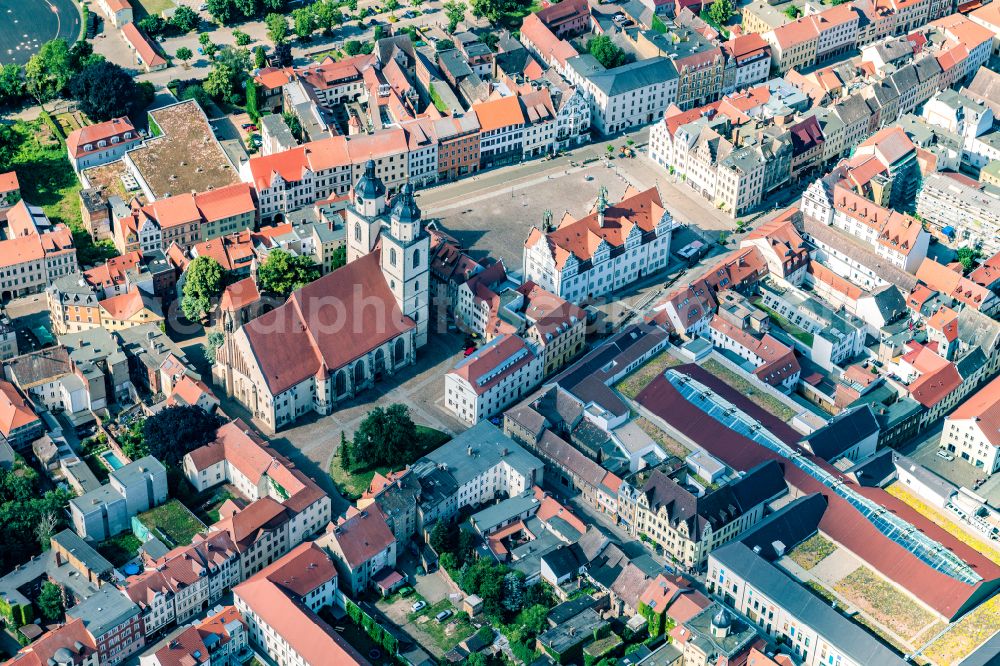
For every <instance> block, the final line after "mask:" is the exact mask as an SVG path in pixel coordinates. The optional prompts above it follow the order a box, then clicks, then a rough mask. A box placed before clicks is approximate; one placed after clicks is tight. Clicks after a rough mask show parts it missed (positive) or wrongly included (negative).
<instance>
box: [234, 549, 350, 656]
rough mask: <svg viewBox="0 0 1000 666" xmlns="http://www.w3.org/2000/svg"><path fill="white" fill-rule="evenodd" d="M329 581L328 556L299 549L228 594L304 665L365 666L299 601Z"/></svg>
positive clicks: (332, 570) (330, 566) (330, 565)
mask: <svg viewBox="0 0 1000 666" xmlns="http://www.w3.org/2000/svg"><path fill="white" fill-rule="evenodd" d="M310 566H311V567H312V568H310ZM335 578H336V569H335V568H334V567H333V563H332V562H331V561H330V558H329V556H327V555H326V554H325V553H323V551H322V550H321V549H320V548H319V547H318V546H316V545H315V544H313V543H304V544H301V545H300V546H298V547H297V548H295V549H294V550H293V551H291V552H290V553H288V554H287V555H285V556H284V557H282V558H281V559H280V560H278V561H277V562H275V563H274V564H272V565H270V566H269V567H267V568H266V569H264V570H262V571H260V572H259V573H257V574H256V575H254V576H253V577H252V578H250V579H249V580H247V581H246V582H244V583H241V584H239V585H237V586H236V587H235V588H233V594H234V595H235V596H237V597H239V598H241V599H242V600H243V601H244V602H245V603H246V604H247V606H248V607H249V608H250V610H251V611H252V612H253V613H254V614H255V615H257V617H258V618H259V619H260V621H261V622H263V623H264V624H265V625H267V626H269V627H270V628H271V629H273V630H274V632H275V633H276V634H277V635H278V636H280V637H281V638H282V639H283V640H284V641H285V642H287V643H288V644H289V645H290V646H291V647H292V649H293V650H295V652H296V653H297V654H298V655H299V656H300V657H301V658H302V660H303V661H304V662H305V663H307V664H338V666H339V665H340V664H344V665H345V666H347V665H349V664H361V665H363V666H369V662H368V661H367V660H366V659H365V658H364V657H362V656H361V654H359V653H358V651H357V650H355V649H354V648H353V647H351V645H350V644H349V643H348V642H347V641H345V640H344V639H343V638H342V637H341V636H340V635H339V634H338V633H337V632H336V631H334V629H333V627H331V626H330V625H328V624H327V623H326V622H324V621H323V620H322V619H320V617H319V616H318V615H316V614H315V613H314V612H313V611H311V610H310V609H309V608H308V607H307V606H306V605H305V604H304V602H303V600H302V596H303V594H304V593H308V591H309V588H310V587H313V588H315V587H316V586H317V585H319V584H322V583H325V582H327V581H329V580H334V579H335ZM303 591H305V592H303Z"/></svg>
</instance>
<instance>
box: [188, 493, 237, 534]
mask: <svg viewBox="0 0 1000 666" xmlns="http://www.w3.org/2000/svg"><path fill="white" fill-rule="evenodd" d="M206 495H207V496H205V497H204V499H202V500H201V501H200V502H198V505H197V506H196V511H195V515H196V516H198V519H199V520H201V521H202V522H203V523H205V524H206V525H212V524H215V523H217V522H219V508H220V507H221V506H222V505H223V504H225V503H226V502H227V501H228V500H231V499H237V497H236V495H235V494H234V493H232V492H231V491H230V490H229V489H228V488H226V487H225V486H219V487H218V488H216V489H215V490H214V492H213V491H209V492H207V493H206Z"/></svg>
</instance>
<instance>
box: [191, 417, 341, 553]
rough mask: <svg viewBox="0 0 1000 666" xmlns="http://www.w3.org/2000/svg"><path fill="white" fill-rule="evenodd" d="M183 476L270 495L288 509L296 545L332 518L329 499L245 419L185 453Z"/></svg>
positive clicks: (254, 495)
mask: <svg viewBox="0 0 1000 666" xmlns="http://www.w3.org/2000/svg"><path fill="white" fill-rule="evenodd" d="M183 469H184V476H185V477H186V478H187V479H188V482H190V483H191V485H192V486H193V487H194V488H196V489H198V491H199V492H201V491H204V490H207V489H209V488H212V487H215V486H217V485H219V484H222V483H229V484H232V486H234V487H235V488H236V489H237V490H238V491H239V492H240V494H241V495H242V496H243V497H245V498H246V499H248V500H249V501H251V502H256V501H258V500H260V499H262V498H271V499H273V500H276V501H278V502H281V503H283V504H284V506H285V508H286V509H288V512H289V514H290V516H289V527H288V536H289V540H290V546H291V547H294V546H296V545H298V544H299V543H301V542H302V541H303V540H304V539H306V538H308V537H310V536H312V535H313V534H315V533H317V532H318V531H320V530H321V529H322V528H323V527H324V526H325V525H326V524H327V523H329V522H330V510H331V509H330V498H329V497H328V496H327V495H326V493H324V492H323V491H322V490H321V489H320V488H319V486H317V485H316V484H315V483H314V482H313V481H311V480H310V479H309V478H308V477H307V476H305V475H304V474H303V473H302V472H301V471H299V470H298V469H296V468H295V467H294V466H293V465H292V464H291V463H290V462H289V461H288V460H287V459H286V458H284V457H283V456H281V455H280V454H278V453H277V452H275V451H274V450H272V449H271V448H269V447H268V446H266V443H265V442H264V440H263V439H261V438H260V437H259V436H257V435H256V433H254V432H253V431H251V430H249V429H248V428H246V427H245V425H244V424H243V423H242V422H240V421H234V422H232V423H227V424H226V425H224V426H223V427H221V428H219V431H218V432H217V433H216V436H215V440H214V441H212V442H210V443H209V444H206V445H205V446H202V447H200V448H198V449H195V450H194V451H191V452H190V453H188V454H186V455H185V456H184V461H183Z"/></svg>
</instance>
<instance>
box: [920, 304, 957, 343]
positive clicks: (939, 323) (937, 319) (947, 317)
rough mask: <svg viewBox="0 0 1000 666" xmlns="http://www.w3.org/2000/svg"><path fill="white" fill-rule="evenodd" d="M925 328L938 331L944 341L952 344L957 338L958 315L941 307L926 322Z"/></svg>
mask: <svg viewBox="0 0 1000 666" xmlns="http://www.w3.org/2000/svg"><path fill="white" fill-rule="evenodd" d="M927 328H933V329H934V330H935V331H939V332H940V333H941V334H942V335H943V336H944V339H945V340H947V341H948V342H954V341H955V340H956V339H957V338H958V313H957V312H955V311H954V310H952V309H951V308H946V307H943V306H942V307H940V308H938V311H937V312H935V313H934V314H933V315H931V317H930V318H929V319H928V320H927Z"/></svg>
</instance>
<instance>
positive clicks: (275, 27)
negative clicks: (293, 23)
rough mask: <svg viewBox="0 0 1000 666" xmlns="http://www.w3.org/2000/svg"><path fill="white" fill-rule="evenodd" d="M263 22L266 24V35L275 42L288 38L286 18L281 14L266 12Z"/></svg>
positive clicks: (280, 42)
mask: <svg viewBox="0 0 1000 666" xmlns="http://www.w3.org/2000/svg"><path fill="white" fill-rule="evenodd" d="M264 23H265V24H266V25H267V36H268V37H269V38H270V39H271V41H272V42H274V43H275V44H282V43H284V41H285V39H287V38H288V19H286V18H285V17H284V16H282V15H281V14H268V15H267V18H265V19H264Z"/></svg>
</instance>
